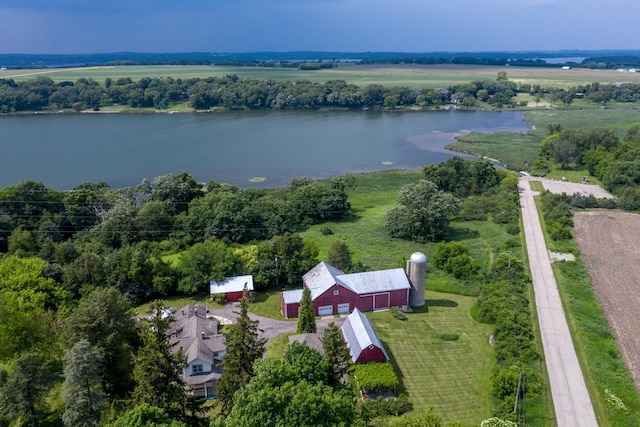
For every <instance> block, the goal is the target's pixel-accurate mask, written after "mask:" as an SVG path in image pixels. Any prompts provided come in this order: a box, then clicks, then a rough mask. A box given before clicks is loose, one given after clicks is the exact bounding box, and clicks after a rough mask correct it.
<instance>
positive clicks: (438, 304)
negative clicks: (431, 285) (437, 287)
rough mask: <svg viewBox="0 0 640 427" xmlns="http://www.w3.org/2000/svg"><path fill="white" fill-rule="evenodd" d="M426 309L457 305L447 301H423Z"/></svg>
mask: <svg viewBox="0 0 640 427" xmlns="http://www.w3.org/2000/svg"><path fill="white" fill-rule="evenodd" d="M425 306H427V307H449V308H453V307H457V306H458V303H457V302H455V301H451V300H449V299H428V300H426V301H425Z"/></svg>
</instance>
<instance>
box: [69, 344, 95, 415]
mask: <svg viewBox="0 0 640 427" xmlns="http://www.w3.org/2000/svg"><path fill="white" fill-rule="evenodd" d="M101 382H102V363H101V362H100V356H98V352H97V351H96V349H95V348H94V347H93V346H92V345H91V344H90V343H89V341H87V340H81V341H78V342H77V343H76V344H75V345H74V346H73V347H72V348H71V350H69V351H68V352H67V355H66V357H65V367H64V384H63V385H62V397H63V399H64V401H65V410H64V414H63V415H62V421H64V424H65V425H67V426H70V427H93V426H97V425H98V423H99V421H100V410H101V408H102V406H103V404H104V400H103V394H102V392H101V390H100V384H101Z"/></svg>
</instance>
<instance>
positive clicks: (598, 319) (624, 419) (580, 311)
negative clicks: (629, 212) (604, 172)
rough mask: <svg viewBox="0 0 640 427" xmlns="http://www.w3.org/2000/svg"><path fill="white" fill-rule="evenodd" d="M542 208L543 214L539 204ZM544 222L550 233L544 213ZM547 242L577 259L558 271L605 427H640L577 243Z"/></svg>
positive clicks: (638, 403)
mask: <svg viewBox="0 0 640 427" xmlns="http://www.w3.org/2000/svg"><path fill="white" fill-rule="evenodd" d="M536 199H538V197H536ZM536 203H537V204H538V210H539V211H540V207H539V205H540V203H539V201H538V200H536ZM540 218H541V221H542V223H543V227H544V218H543V215H542V212H540ZM545 239H546V241H547V246H548V247H549V249H550V250H553V251H560V252H571V253H573V254H576V255H577V256H576V261H574V262H571V261H569V262H567V261H563V262H555V263H553V264H552V267H553V271H554V275H555V278H556V282H557V284H558V290H559V292H560V297H561V299H562V303H563V306H564V311H565V315H566V316H567V322H568V324H569V329H570V330H571V335H572V338H573V343H574V346H575V348H576V352H577V355H578V359H579V361H580V365H581V367H582V372H583V375H584V378H585V383H586V385H587V389H588V390H589V394H590V396H591V400H592V403H593V407H594V410H595V412H596V416H597V418H598V422H599V424H600V425H601V426H604V427H607V426H610V427H621V426H629V427H631V426H638V425H640V396H639V395H638V392H637V390H636V388H635V386H634V384H633V381H632V380H631V377H630V375H629V372H628V371H627V368H626V366H625V364H624V362H623V360H622V357H621V355H620V351H619V350H618V347H617V345H616V342H615V339H614V338H613V335H612V334H611V331H610V329H609V325H608V324H607V320H606V318H605V317H604V314H603V313H602V310H601V309H600V306H599V304H598V301H597V299H596V296H595V294H594V292H593V288H592V285H591V278H590V277H589V275H588V273H587V271H586V269H585V267H584V264H583V263H582V261H581V260H580V256H579V250H578V247H577V245H576V243H575V241H574V240H563V241H559V242H554V241H551V240H550V239H549V236H548V234H547V233H546V231H545ZM605 390H610V391H612V392H613V393H614V394H615V396H616V397H618V398H620V399H621V400H622V402H623V403H624V405H626V406H627V408H628V411H624V410H621V409H617V408H616V406H615V405H614V403H613V402H612V399H611V398H610V397H609V396H608V395H607V393H606V391H605Z"/></svg>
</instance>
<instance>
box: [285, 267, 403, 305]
mask: <svg viewBox="0 0 640 427" xmlns="http://www.w3.org/2000/svg"><path fill="white" fill-rule="evenodd" d="M302 280H303V281H304V284H305V285H306V286H307V287H308V288H309V289H311V300H315V299H316V298H317V297H319V296H320V295H322V294H323V293H325V292H326V291H327V290H328V289H329V288H331V287H332V286H333V285H336V284H337V285H340V286H343V287H345V288H346V289H349V290H350V291H351V292H354V293H356V294H360V295H361V294H369V293H376V292H389V291H396V290H399V289H409V288H411V285H410V284H409V279H408V278H407V275H406V274H405V272H404V270H403V269H401V268H393V269H390V270H379V271H368V272H364V273H352V274H345V273H344V272H342V271H340V270H338V269H337V268H335V267H333V266H331V265H329V264H327V263H326V262H321V263H319V264H318V265H316V266H315V267H313V268H312V269H311V270H309V272H308V273H307V274H305V275H304V276H302ZM283 295H284V302H285V304H291V303H296V302H300V300H301V299H302V290H296V291H286V292H283Z"/></svg>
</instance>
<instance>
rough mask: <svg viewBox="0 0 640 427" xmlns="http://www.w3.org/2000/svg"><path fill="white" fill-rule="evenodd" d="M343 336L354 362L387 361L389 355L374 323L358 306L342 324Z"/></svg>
mask: <svg viewBox="0 0 640 427" xmlns="http://www.w3.org/2000/svg"><path fill="white" fill-rule="evenodd" d="M342 336H343V337H344V341H345V343H346V345H347V347H348V348H349V354H350V355H351V361H352V362H353V363H367V362H386V361H388V360H389V355H388V354H387V351H386V350H385V349H384V346H383V345H382V343H381V342H380V339H379V338H378V334H376V331H375V329H374V328H373V325H371V322H369V319H367V316H365V315H364V313H362V312H361V311H360V310H358V309H357V308H356V309H355V310H353V313H351V314H350V315H349V316H348V317H347V319H346V320H345V321H344V323H343V325H342Z"/></svg>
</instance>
